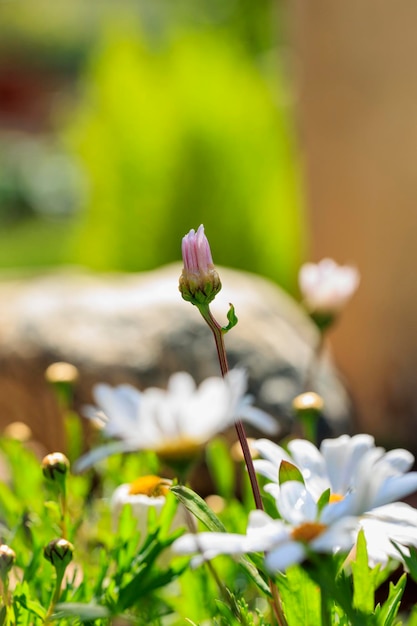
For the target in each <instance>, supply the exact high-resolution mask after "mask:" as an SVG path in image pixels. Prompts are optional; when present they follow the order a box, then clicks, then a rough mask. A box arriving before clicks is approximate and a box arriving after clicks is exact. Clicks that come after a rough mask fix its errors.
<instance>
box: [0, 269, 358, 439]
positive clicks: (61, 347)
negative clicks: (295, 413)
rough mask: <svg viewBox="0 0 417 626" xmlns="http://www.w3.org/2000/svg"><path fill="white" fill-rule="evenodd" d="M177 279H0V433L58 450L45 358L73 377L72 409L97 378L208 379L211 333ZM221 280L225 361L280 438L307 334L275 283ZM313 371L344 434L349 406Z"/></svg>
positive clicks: (306, 354)
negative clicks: (245, 379)
mask: <svg viewBox="0 0 417 626" xmlns="http://www.w3.org/2000/svg"><path fill="white" fill-rule="evenodd" d="M180 272H181V267H180V266H179V265H176V264H175V265H170V266H167V267H163V268H161V269H158V270H155V271H152V272H148V273H144V274H139V275H137V274H136V275H132V274H130V275H125V274H113V275H97V274H88V273H85V272H82V271H80V270H77V269H68V270H65V271H60V272H54V273H49V274H47V275H43V276H37V277H32V278H17V279H8V280H3V281H2V282H0V300H1V303H2V304H1V307H0V426H1V427H4V426H5V425H6V424H8V423H9V422H13V421H16V420H20V421H23V422H26V423H28V424H29V425H30V426H31V428H32V430H33V433H34V435H35V437H36V438H38V439H39V440H40V441H42V442H43V443H44V444H45V446H46V448H48V449H49V450H52V449H57V448H59V447H61V448H62V446H63V445H64V442H63V428H62V423H61V420H60V418H59V410H58V407H57V405H56V401H55V398H54V395H53V394H52V392H51V390H50V388H49V387H48V385H47V383H46V382H45V380H44V371H45V368H46V367H47V366H48V365H49V364H50V363H52V362H54V361H61V360H63V361H68V362H70V363H72V364H74V365H76V366H77V367H78V368H79V371H80V380H79V383H78V385H77V389H76V396H75V404H76V408H78V409H79V407H80V406H81V405H82V404H84V403H86V402H90V401H91V389H92V386H93V384H94V383H95V382H98V381H107V382H110V383H114V384H115V383H121V382H130V383H132V384H134V385H136V386H138V387H139V388H144V387H146V386H149V385H164V384H165V383H166V380H167V378H168V376H169V375H170V374H171V373H172V372H174V371H178V370H187V371H189V372H191V373H192V374H193V375H194V377H195V378H196V379H197V380H198V381H200V380H202V379H203V378H205V377H206V376H209V375H213V374H216V375H218V374H219V369H218V363H217V355H216V351H215V347H214V342H213V340H212V336H211V333H210V330H209V329H208V327H207V326H206V324H205V322H204V321H203V320H202V318H201V317H200V315H199V313H198V311H197V309H196V308H195V307H193V306H192V305H191V304H189V303H187V302H185V301H184V300H182V298H181V296H180V294H179V292H178V286H177V285H178V277H179V274H180ZM219 273H220V276H221V279H222V283H223V289H222V291H221V292H220V294H219V295H218V296H217V298H216V300H215V301H214V302H213V305H212V311H213V314H214V315H215V317H216V318H217V319H218V320H219V322H220V323H222V324H225V323H226V322H227V320H226V313H227V310H228V306H229V302H233V304H234V306H235V308H236V313H237V315H238V318H239V323H238V325H237V326H236V327H235V328H234V329H233V330H232V331H231V332H230V333H228V334H227V335H226V337H225V341H226V347H227V351H228V356H229V364H230V366H232V367H233V366H235V365H239V366H243V367H245V368H247V370H248V372H249V378H250V389H249V391H250V393H251V394H253V395H254V396H255V399H256V405H257V406H259V407H262V408H264V409H266V410H268V411H269V412H270V413H271V414H273V415H274V416H276V419H277V420H278V421H279V422H280V423H281V425H282V430H281V433H282V434H286V433H288V432H289V431H290V430H291V421H292V410H291V402H292V400H293V398H294V396H296V395H297V394H298V393H301V392H302V391H303V390H304V389H303V387H304V385H305V381H306V377H307V372H308V371H309V369H310V368H311V364H312V363H313V362H314V361H313V358H314V349H313V347H314V345H315V343H316V341H317V335H316V331H315V329H314V327H313V326H312V324H311V323H310V321H309V320H308V319H307V318H306V316H305V315H304V313H303V312H302V310H301V309H300V308H299V306H298V305H297V304H296V303H294V302H293V300H292V299H291V298H289V297H288V296H287V295H286V294H285V293H283V292H282V291H281V290H280V289H279V288H278V287H277V286H276V285H274V284H272V283H270V282H269V281H267V280H265V279H263V278H260V277H258V276H255V275H251V274H246V273H242V272H240V271H236V270H231V269H224V268H220V269H219ZM312 371H313V379H314V385H313V386H314V390H315V391H317V392H318V393H320V394H321V395H322V396H323V398H324V400H325V420H326V424H327V426H328V427H329V429H330V430H331V431H332V432H333V433H340V432H343V431H345V430H346V429H347V426H348V425H349V418H350V403H349V399H348V396H347V394H346V392H345V389H344V387H343V385H342V384H341V382H340V380H339V378H338V375H337V372H336V371H335V369H334V367H333V365H332V363H331V360H330V359H329V357H328V355H326V356H325V358H324V359H322V361H321V362H320V364H319V365H315V366H314V368H313V370H312ZM196 417H197V416H196ZM323 432H324V431H323Z"/></svg>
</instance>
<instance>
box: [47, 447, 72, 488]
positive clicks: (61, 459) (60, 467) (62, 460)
mask: <svg viewBox="0 0 417 626" xmlns="http://www.w3.org/2000/svg"><path fill="white" fill-rule="evenodd" d="M69 468H70V462H69V461H68V459H67V457H66V456H65V454H62V452H52V454H47V455H46V456H45V457H44V458H43V459H42V473H43V475H44V476H45V478H46V479H47V480H48V481H50V482H58V483H59V484H63V483H64V482H65V477H66V475H67V474H68V471H69Z"/></svg>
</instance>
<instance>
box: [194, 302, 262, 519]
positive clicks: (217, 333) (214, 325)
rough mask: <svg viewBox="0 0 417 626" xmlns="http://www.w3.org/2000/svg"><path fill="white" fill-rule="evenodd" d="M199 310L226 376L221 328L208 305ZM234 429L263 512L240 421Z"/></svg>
mask: <svg viewBox="0 0 417 626" xmlns="http://www.w3.org/2000/svg"><path fill="white" fill-rule="evenodd" d="M199 310H200V313H201V315H202V316H203V318H204V320H205V321H206V322H207V324H208V326H209V328H210V330H211V331H212V333H213V337H214V341H215V344H216V349H217V355H218V358H219V363H220V370H221V373H222V376H226V374H227V372H228V371H229V365H228V362H227V355H226V348H225V345H224V339H223V330H222V327H221V326H220V324H219V323H218V322H217V321H216V320H215V319H214V317H213V315H212V313H211V311H210V307H209V306H208V304H207V305H202V306H200V307H199ZM235 428H236V432H237V436H238V438H239V442H240V445H241V448H242V452H243V457H244V459H245V463H246V467H247V470H248V474H249V480H250V484H251V488H252V493H253V498H254V500H255V505H256V508H257V509H260V510H261V511H263V508H264V507H263V504H262V498H261V492H260V490H259V485H258V480H257V478H256V473H255V468H254V466H253V461H252V455H251V453H250V450H249V445H248V439H247V437H246V432H245V427H244V426H243V423H242V420H240V419H239V420H236V421H235Z"/></svg>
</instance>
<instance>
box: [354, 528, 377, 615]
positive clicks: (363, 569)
mask: <svg viewBox="0 0 417 626" xmlns="http://www.w3.org/2000/svg"><path fill="white" fill-rule="evenodd" d="M378 572H379V565H378V566H377V567H375V568H374V569H371V568H370V567H369V564H368V550H367V548H366V539H365V533H364V532H363V530H361V531H360V532H359V534H358V539H357V543H356V559H355V561H354V562H353V563H352V574H353V606H354V607H355V608H357V609H359V610H360V611H364V612H365V613H373V610H374V592H375V589H376V579H377V574H378Z"/></svg>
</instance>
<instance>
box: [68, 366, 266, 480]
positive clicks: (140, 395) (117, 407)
mask: <svg viewBox="0 0 417 626" xmlns="http://www.w3.org/2000/svg"><path fill="white" fill-rule="evenodd" d="M246 386H247V377H246V373H245V372H244V371H243V370H240V369H235V370H231V371H230V372H229V373H228V374H227V375H226V376H225V377H224V378H222V377H220V376H213V377H211V378H206V379H205V380H204V381H203V382H202V383H201V384H200V385H199V387H197V386H196V383H195V382H194V379H193V378H192V376H191V375H190V374H188V373H186V372H178V373H176V374H173V375H172V376H171V377H170V379H169V381H168V386H167V389H159V388H156V387H150V388H148V389H146V390H145V391H143V392H142V391H138V390H137V389H135V388H134V387H132V386H130V385H120V386H118V387H111V386H109V385H106V384H99V385H96V386H95V387H94V390H93V395H94V399H95V401H96V403H97V406H87V407H85V409H84V414H85V416H86V417H88V418H90V419H93V420H95V421H96V423H98V424H99V425H100V426H101V427H102V429H103V433H104V435H106V436H107V437H113V438H116V439H118V440H119V441H116V442H113V443H111V444H108V445H104V446H101V447H99V448H96V449H95V450H92V451H91V452H89V453H87V454H86V455H85V456H83V457H81V459H79V460H78V461H77V463H76V464H75V469H76V471H82V470H84V469H86V468H87V467H89V466H90V465H92V464H93V463H95V462H97V461H98V460H100V459H102V458H104V457H106V456H108V455H110V454H113V453H115V452H129V451H134V450H154V451H155V452H156V453H157V454H158V455H159V456H160V457H161V458H163V459H165V460H168V461H169V460H171V461H174V460H178V461H180V460H181V459H187V458H194V457H195V456H196V455H197V454H198V452H199V451H200V449H201V447H202V446H204V444H206V443H207V442H208V441H209V440H210V439H211V438H212V437H213V436H214V435H215V434H217V433H218V432H220V431H222V430H224V429H226V428H228V427H229V426H231V425H232V424H233V423H234V421H235V420H237V419H239V418H240V419H244V420H246V421H248V422H250V423H251V424H253V425H254V426H256V427H257V428H260V429H261V430H263V431H264V432H267V433H269V434H273V433H275V432H277V428H278V426H277V422H276V420H274V419H273V418H272V417H271V416H270V415H267V414H266V413H264V412H263V411H260V410H259V409H256V408H254V407H252V406H251V405H250V398H249V396H245V395H244V394H245V391H246Z"/></svg>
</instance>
